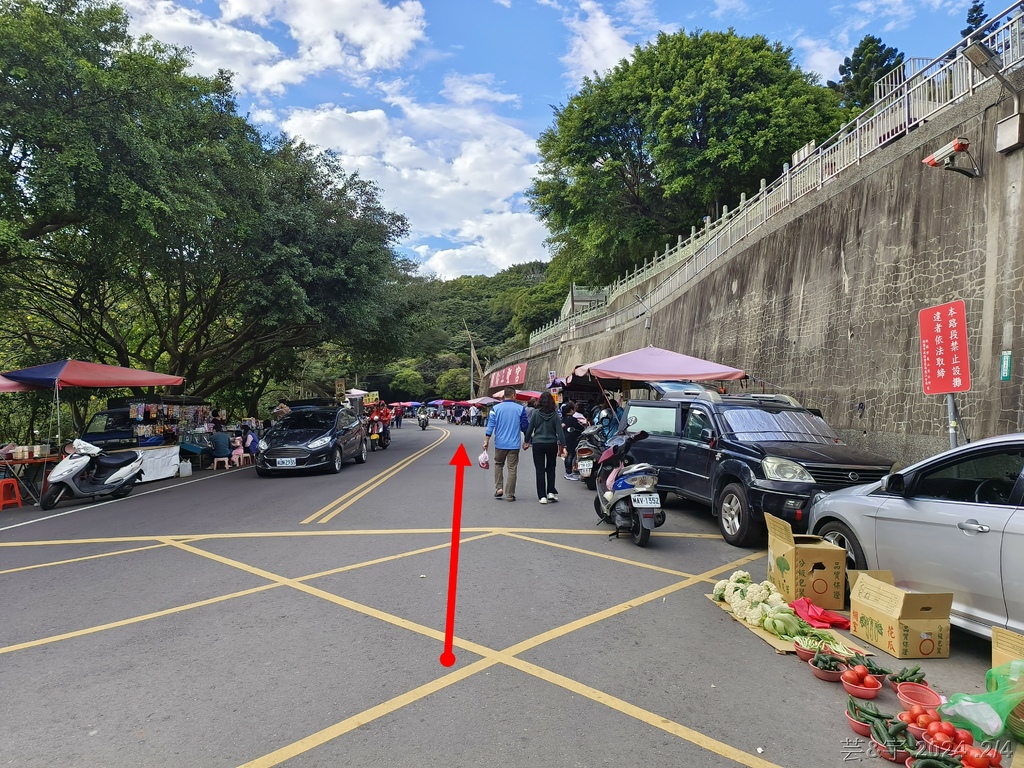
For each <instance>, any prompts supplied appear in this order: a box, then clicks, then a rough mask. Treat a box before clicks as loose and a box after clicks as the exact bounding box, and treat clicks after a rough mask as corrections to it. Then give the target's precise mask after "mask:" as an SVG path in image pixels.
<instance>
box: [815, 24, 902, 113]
mask: <svg viewBox="0 0 1024 768" xmlns="http://www.w3.org/2000/svg"><path fill="white" fill-rule="evenodd" d="M901 64H903V54H902V53H900V52H899V51H897V50H896V49H895V48H890V47H889V46H887V45H885V44H883V43H882V41H881V40H880V39H879V38H877V37H874V36H873V35H865V36H864V38H863V39H862V40H861V41H860V42H859V43H857V47H856V48H854V49H853V53H852V54H851V55H850V56H847V57H846V59H845V60H844V61H843V63H842V64H840V65H839V80H838V82H833V81H831V80H830V81H829V82H828V87H829V88H831V89H832V90H833V91H835V92H836V93H838V94H839V97H840V100H841V102H842V105H843V106H844V107H846V108H848V109H850V110H853V111H857V112H859V111H861V110H864V109H867V108H868V107H870V106H871V105H872V104H874V103H875V93H874V87H875V82H876V81H878V80H880V79H881V78H882V76H883V75H886V74H888V73H889V72H891V71H892V70H894V69H896V67H898V66H900V65H901Z"/></svg>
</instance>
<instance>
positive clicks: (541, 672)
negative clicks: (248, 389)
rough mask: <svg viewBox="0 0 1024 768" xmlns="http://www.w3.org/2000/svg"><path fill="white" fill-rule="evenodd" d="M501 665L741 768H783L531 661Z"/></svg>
mask: <svg viewBox="0 0 1024 768" xmlns="http://www.w3.org/2000/svg"><path fill="white" fill-rule="evenodd" d="M501 661H502V662H504V663H505V664H507V665H509V666H510V667H512V668H514V669H518V670H520V671H521V672H525V673H527V674H528V675H533V676H534V677H536V678H538V679H540V680H543V681H545V682H548V683H551V684H553V685H557V686H559V687H561V688H565V689H566V690H567V691H572V692H573V693H577V694H579V695H580V696H585V697H586V698H588V699H590V700H591V701H596V702H597V703H598V704H604V705H605V706H606V707H610V708H611V709H614V710H615V711H617V712H621V713H622V714H624V715H628V716H630V717H632V718H635V719H637V720H639V721H640V722H642V723H647V724H648V725H651V726H653V727H655V728H658V729H660V730H662V731H665V733H670V734H672V735H673V736H678V737H679V738H680V739H683V740H685V741H688V742H690V743H691V744H696V745H697V746H698V747H702V748H704V749H706V750H707V751H708V752H714V753H715V754H716V755H721V756H722V757H724V758H727V759H729V760H732V761H733V762H735V763H739V764H740V765H746V766H750V768H779V766H777V765H776V764H775V763H770V762H768V761H767V760H762V759H761V758H760V757H756V756H754V755H752V754H750V753H749V752H744V751H743V750H742V749H737V748H736V747H734V746H732V745H731V744H726V743H725V742H724V741H719V740H718V739H713V738H712V737H710V736H706V735H704V734H703V733H701V732H700V731H695V730H694V729H693V728H687V727H686V726H685V725H680V724H679V723H677V722H675V721H673V720H669V719H668V718H666V717H662V716H661V715H656V714H654V713H653V712H651V711H649V710H646V709H642V708H641V707H638V706H636V705H635V704H630V703H629V702H628V701H623V700H622V699H620V698H618V697H616V696H612V695H611V694H608V693H604V692H603V691H599V690H597V689H596V688H591V687H590V686H589V685H585V684H583V683H581V682H578V681H576V680H573V679H572V678H569V677H565V676H564V675H559V674H558V673H557V672H552V671H551V670H548V669H544V668H543V667H538V666H537V665H536V664H531V663H530V662H528V661H524V660H523V659H518V658H515V657H512V658H506V657H502V658H501Z"/></svg>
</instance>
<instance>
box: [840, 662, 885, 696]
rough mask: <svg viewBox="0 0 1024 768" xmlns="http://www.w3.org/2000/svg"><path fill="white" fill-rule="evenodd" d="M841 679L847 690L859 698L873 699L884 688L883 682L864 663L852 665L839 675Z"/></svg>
mask: <svg viewBox="0 0 1024 768" xmlns="http://www.w3.org/2000/svg"><path fill="white" fill-rule="evenodd" d="M839 680H840V681H841V682H842V684H843V688H845V689H846V692H847V693H849V694H850V695H851V696H856V697H857V698H858V699H873V698H875V697H876V696H877V695H878V693H879V691H881V690H882V684H881V683H880V682H878V680H877V679H876V678H875V677H874V675H872V674H871V673H870V672H868V668H867V667H865V666H864V665H863V664H858V665H857V666H855V667H850V668H849V669H848V670H846V671H845V672H843V674H842V675H840V676H839Z"/></svg>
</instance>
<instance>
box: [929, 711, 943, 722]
mask: <svg viewBox="0 0 1024 768" xmlns="http://www.w3.org/2000/svg"><path fill="white" fill-rule="evenodd" d="M925 714H927V715H928V716H929V717H931V719H932V720H941V719H942V717H941V716H940V715H939V710H937V709H926V710H925Z"/></svg>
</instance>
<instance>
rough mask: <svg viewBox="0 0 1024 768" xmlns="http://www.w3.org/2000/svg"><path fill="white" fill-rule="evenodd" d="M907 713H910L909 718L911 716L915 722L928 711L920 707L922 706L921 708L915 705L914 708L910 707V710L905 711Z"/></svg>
mask: <svg viewBox="0 0 1024 768" xmlns="http://www.w3.org/2000/svg"><path fill="white" fill-rule="evenodd" d="M907 711H908V712H910V716H911V717H912V718H914V719H915V720H917V718H919V717H920V716H921V715H923V714H924V713H925V712H927V711H928V710H926V709H925V708H924V707H922V706H921V705H920V704H915V705H914V706H912V707H911V708H910V709H909V710H907Z"/></svg>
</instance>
